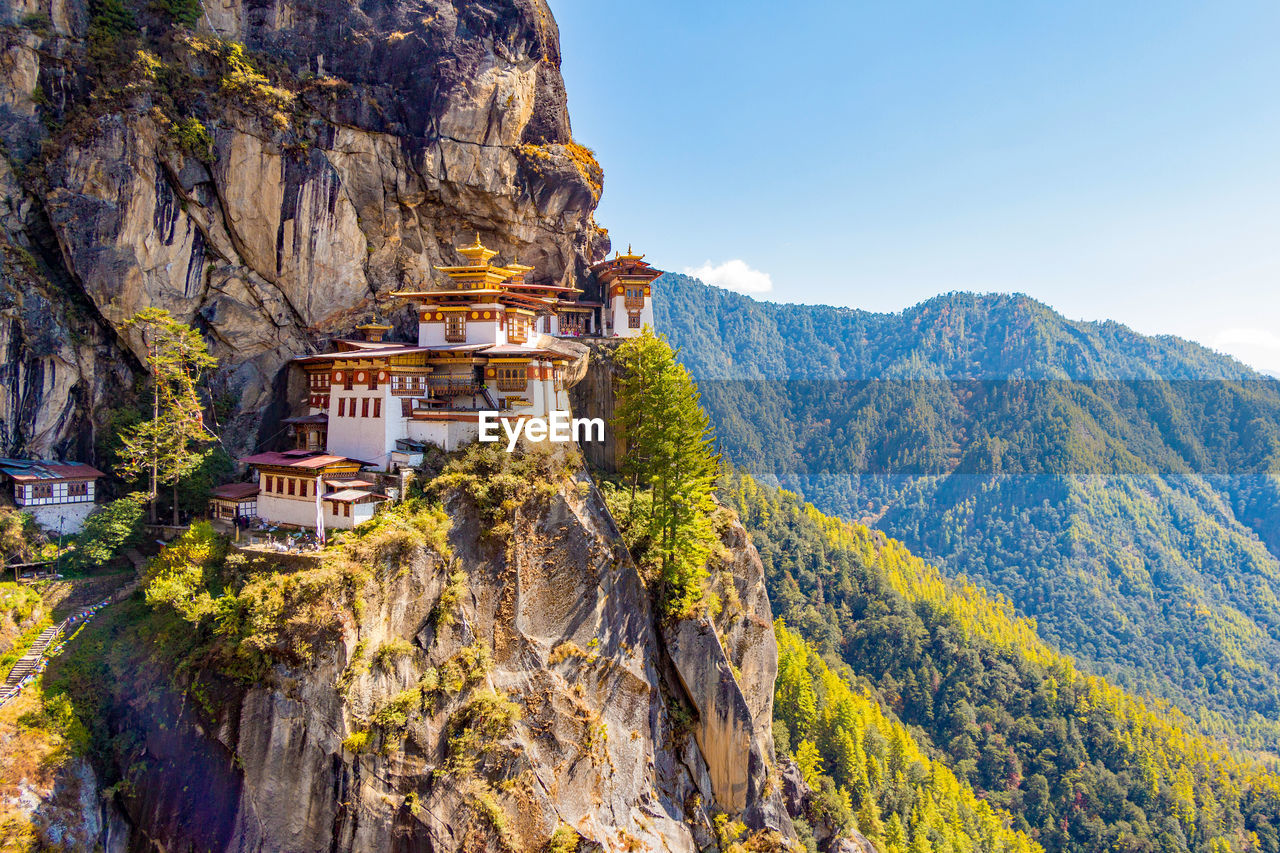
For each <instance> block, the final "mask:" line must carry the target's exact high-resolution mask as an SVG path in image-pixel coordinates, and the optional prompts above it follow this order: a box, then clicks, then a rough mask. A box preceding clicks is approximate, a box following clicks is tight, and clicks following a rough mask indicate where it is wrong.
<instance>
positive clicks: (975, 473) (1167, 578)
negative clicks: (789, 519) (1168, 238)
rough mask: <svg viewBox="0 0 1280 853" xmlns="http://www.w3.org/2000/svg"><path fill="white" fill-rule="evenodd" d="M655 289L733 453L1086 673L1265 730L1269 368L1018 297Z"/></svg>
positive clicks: (1272, 683)
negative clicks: (784, 295)
mask: <svg viewBox="0 0 1280 853" xmlns="http://www.w3.org/2000/svg"><path fill="white" fill-rule="evenodd" d="M655 292H656V293H657V298H656V303H657V304H656V311H655V314H656V320H657V323H658V326H659V328H660V329H662V331H663V332H664V333H666V334H667V335H668V337H669V338H670V340H671V342H672V343H673V344H674V345H675V346H677V347H679V348H680V350H681V359H682V360H683V362H684V363H685V365H686V366H687V367H689V369H690V370H691V372H692V373H693V374H694V376H695V377H696V378H697V379H698V380H699V383H700V387H701V389H702V393H703V404H704V405H705V406H706V408H707V410H708V411H709V413H710V414H711V416H712V420H713V423H714V424H715V426H716V429H717V432H718V435H719V439H720V442H721V448H722V451H723V452H724V454H725V456H726V457H727V458H728V459H729V460H730V461H732V462H734V463H735V464H737V465H740V466H742V467H744V468H746V469H747V470H748V471H750V472H751V473H752V474H754V475H755V476H757V477H759V478H761V479H763V480H765V481H767V482H772V483H777V484H780V485H783V486H785V487H787V488H790V489H793V490H796V491H798V492H800V493H801V494H803V495H804V496H805V497H806V498H807V499H808V500H811V501H813V502H814V503H815V504H816V505H817V506H818V507H819V508H820V509H822V510H824V511H826V512H830V513H834V514H838V515H841V516H844V517H846V518H848V519H850V520H854V521H862V522H865V523H869V524H872V525H873V526H876V527H878V528H880V529H882V530H884V531H885V532H887V533H889V534H890V535H891V536H894V537H896V538H899V539H902V540H903V541H904V542H906V543H907V544H908V546H909V547H911V548H912V549H913V550H914V551H916V552H918V553H921V554H923V555H926V556H927V557H928V558H930V559H933V560H936V561H938V562H939V563H940V564H941V565H943V566H944V568H946V569H947V570H948V571H950V572H951V573H953V574H965V575H968V576H969V577H971V578H973V579H975V580H976V581H978V582H980V583H981V584H983V585H984V586H986V587H987V588H989V589H991V590H992V591H998V592H1002V593H1004V594H1006V595H1008V596H1009V597H1010V599H1011V600H1012V601H1013V602H1014V604H1015V605H1016V606H1017V607H1018V608H1019V609H1020V610H1021V611H1022V612H1024V613H1026V614H1028V615H1030V616H1033V617H1034V618H1035V619H1036V620H1037V621H1038V623H1039V627H1040V631H1041V633H1042V634H1043V635H1044V636H1045V637H1046V638H1047V639H1048V640H1050V642H1052V643H1055V644H1057V645H1058V646H1059V647H1060V648H1062V649H1063V650H1064V651H1067V652H1070V653H1071V654H1073V655H1076V656H1077V657H1079V658H1080V659H1081V660H1083V661H1084V662H1086V663H1087V665H1089V666H1090V667H1091V668H1092V669H1094V670H1095V671H1097V672H1099V673H1101V674H1106V675H1108V676H1110V677H1113V678H1115V679H1116V680H1117V681H1119V682H1121V683H1123V684H1124V685H1125V686H1127V687H1129V688H1131V689H1134V690H1138V691H1149V692H1151V693H1153V694H1156V695H1160V696H1163V697H1167V698H1170V699H1173V700H1174V701H1176V702H1178V704H1180V705H1181V706H1182V707H1183V708H1184V710H1186V711H1187V712H1188V713H1189V714H1191V715H1192V716H1193V717H1195V716H1197V715H1200V714H1201V712H1202V709H1203V711H1204V713H1208V714H1210V715H1213V714H1221V715H1223V719H1225V720H1229V721H1230V722H1231V724H1232V725H1233V726H1236V727H1237V728H1238V729H1239V730H1240V731H1242V732H1245V733H1246V736H1247V737H1250V738H1253V739H1254V740H1255V742H1258V743H1266V744H1268V745H1273V744H1275V743H1276V742H1277V741H1278V740H1280V737H1278V735H1280V725H1277V722H1276V721H1277V720H1280V477H1277V473H1276V472H1280V382H1277V381H1275V380H1274V379H1271V378H1268V377H1265V376H1263V375H1262V374H1259V373H1257V372H1255V371H1253V370H1251V369H1250V368H1248V367H1246V366H1244V365H1242V364H1240V363H1239V362H1236V361H1235V360H1233V359H1231V358H1230V357H1227V356H1224V355H1221V354H1218V353H1215V352H1212V351H1211V350H1209V349H1207V348H1205V347H1202V346H1200V345H1198V344H1194V343H1191V342H1188V341H1184V340H1181V339H1178V338H1174V337H1156V338H1152V337H1146V336H1143V335H1140V334H1138V333H1136V332H1134V331H1132V330H1131V329H1128V328H1126V327H1125V326H1122V325H1120V324H1118V323H1113V322H1106V323H1082V322H1076V321H1070V320H1067V319H1066V318H1064V317H1062V316H1061V315H1059V314H1057V313H1055V312H1054V311H1053V310H1052V309H1050V308H1049V307H1048V306H1045V305H1043V304H1041V303H1039V302H1036V301H1034V300H1032V299H1030V298H1028V297H1025V296H1005V295H975V294H967V293H951V294H945V295H942V296H938V297H935V298H934V299H930V300H928V301H926V302H923V303H921V304H919V305H916V306H913V307H911V308H908V309H907V310H905V311H903V312H901V313H899V314H874V313H871V312H866V311H859V310H856V309H844V308H832V307H827V306H802V305H778V304H772V303H761V302H756V301H755V300H752V299H750V298H747V297H745V296H740V295H738V294H733V293H728V292H726V291H722V290H718V289H714V288H710V287H707V286H706V285H703V284H702V283H700V282H697V281H696V280H693V279H689V278H687V277H685V276H678V275H668V276H666V277H664V278H662V279H660V280H659V281H658V282H657V286H656V288H655Z"/></svg>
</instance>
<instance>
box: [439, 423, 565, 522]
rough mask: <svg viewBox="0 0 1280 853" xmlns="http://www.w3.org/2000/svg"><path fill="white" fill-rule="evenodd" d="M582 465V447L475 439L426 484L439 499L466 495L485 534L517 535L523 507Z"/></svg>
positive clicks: (562, 482)
mask: <svg viewBox="0 0 1280 853" xmlns="http://www.w3.org/2000/svg"><path fill="white" fill-rule="evenodd" d="M581 465H582V462H581V458H580V457H579V456H578V454H577V453H576V451H573V450H570V449H566V448H565V447H564V446H562V445H550V444H543V445H520V446H518V447H517V449H516V452H514V453H507V452H506V448H505V447H499V446H498V445H497V444H490V443H485V444H481V443H480V442H475V443H473V444H471V445H469V446H468V447H467V449H466V450H464V451H463V452H462V454H461V455H460V456H458V457H456V458H454V459H453V460H451V461H450V462H449V464H448V465H447V466H446V467H445V469H444V471H443V472H442V473H441V474H440V476H438V477H436V478H435V479H434V480H432V481H431V482H430V483H429V484H427V488H426V490H427V493H428V494H429V495H430V496H432V497H435V498H439V499H444V498H445V497H446V496H448V495H450V494H460V495H462V496H464V497H465V498H466V499H467V500H468V501H470V503H471V504H472V506H474V507H475V510H476V513H477V515H479V517H480V529H481V531H482V532H483V535H484V536H485V537H486V538H488V539H491V540H502V539H505V538H506V537H508V536H510V535H511V532H512V529H513V528H512V521H513V517H514V514H515V512H516V510H517V508H518V507H520V506H521V505H523V504H525V503H527V502H529V501H535V500H543V501H545V500H547V499H549V498H550V497H551V496H552V495H554V494H556V492H558V491H559V490H560V489H561V488H562V487H564V486H565V485H566V484H567V483H568V482H569V481H570V479H571V475H572V474H574V473H576V472H577V471H578V470H580V469H581Z"/></svg>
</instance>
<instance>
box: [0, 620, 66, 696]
mask: <svg viewBox="0 0 1280 853" xmlns="http://www.w3.org/2000/svg"><path fill="white" fill-rule="evenodd" d="M66 624H67V623H66V622H60V623H58V624H57V625H51V626H50V627H48V628H45V629H44V630H43V631H41V632H40V636H39V637H36V641H35V642H34V643H32V644H31V648H29V649H27V653H26V654H24V655H23V656H22V657H20V658H19V659H18V662H17V663H15V664H14V665H13V669H11V670H10V671H9V677H8V678H6V679H5V681H4V685H3V686H0V705H3V704H4V703H5V702H7V701H9V700H10V699H11V698H13V696H14V695H15V694H16V693H17V692H18V690H19V689H20V687H19V685H21V684H22V679H24V678H26V677H27V676H28V675H30V674H31V672H32V670H34V669H35V668H36V666H37V665H39V663H40V658H42V657H44V653H45V650H46V649H48V648H49V645H50V644H51V643H53V641H54V640H56V639H57V638H58V635H59V634H61V633H62V629H63V628H64V627H65V626H66Z"/></svg>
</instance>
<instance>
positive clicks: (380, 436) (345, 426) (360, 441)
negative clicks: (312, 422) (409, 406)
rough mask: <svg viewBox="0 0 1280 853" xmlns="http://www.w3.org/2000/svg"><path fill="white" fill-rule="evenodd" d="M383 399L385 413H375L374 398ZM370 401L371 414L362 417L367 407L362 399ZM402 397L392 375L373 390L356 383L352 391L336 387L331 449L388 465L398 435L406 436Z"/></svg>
mask: <svg viewBox="0 0 1280 853" xmlns="http://www.w3.org/2000/svg"><path fill="white" fill-rule="evenodd" d="M375 399H378V400H381V401H382V410H381V414H380V415H379V416H378V417H376V418H375V417H374V416H373V408H374V407H373V401H374V400H375ZM339 400H344V401H345V402H344V405H343V411H344V413H345V414H343V415H342V416H341V417H339V416H338V401H339ZM364 400H368V401H369V416H368V417H361V415H360V412H362V411H364V409H363V406H362V401H364ZM400 400H401V398H400V397H395V396H392V394H391V379H390V377H388V378H387V381H386V382H380V383H378V388H377V389H376V390H373V391H370V390H369V388H368V386H362V385H360V384H356V385H355V386H354V387H353V388H352V389H351V390H350V391H344V390H341V388H340V387H335V388H334V390H333V392H332V393H331V394H330V395H329V432H328V438H327V447H326V449H327V450H328V452H330V453H333V454H335V455H338V456H347V457H349V458H351V459H359V460H362V461H364V462H369V463H371V464H373V465H375V466H377V467H378V468H382V469H385V468H386V466H387V464H388V462H389V460H390V458H391V451H393V450H395V447H396V439H398V438H404V437H405V435H404V422H405V418H404V415H403V414H401V412H402V408H403V407H402V406H401V404H400ZM352 401H355V402H354V405H355V407H356V409H355V411H356V415H355V417H352V416H351V406H352Z"/></svg>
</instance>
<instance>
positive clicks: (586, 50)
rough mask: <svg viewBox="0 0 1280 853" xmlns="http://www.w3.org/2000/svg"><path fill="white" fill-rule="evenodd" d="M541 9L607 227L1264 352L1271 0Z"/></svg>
mask: <svg viewBox="0 0 1280 853" xmlns="http://www.w3.org/2000/svg"><path fill="white" fill-rule="evenodd" d="M551 7H552V10H553V12H554V13H555V15H556V20H557V21H558V23H559V25H560V32H561V49H562V52H563V56H564V61H563V70H564V75H565V80H566V84H567V87H568V92H569V111H570V114H571V116H572V119H573V125H574V133H575V136H576V137H577V138H578V140H579V141H580V142H582V143H583V144H585V145H587V146H589V147H591V148H593V149H595V151H596V153H597V155H598V157H599V159H600V162H601V164H602V165H603V166H604V169H605V194H604V198H603V199H602V201H601V205H600V209H599V212H598V219H599V221H600V222H601V224H603V225H605V226H606V227H608V228H609V229H610V232H611V234H612V236H613V239H614V243H615V245H616V246H618V247H619V248H625V246H626V244H627V243H628V242H630V243H633V244H634V245H635V248H636V249H638V250H642V251H645V252H647V253H648V254H649V258H650V260H652V261H653V262H654V263H655V265H657V266H659V267H662V268H664V269H673V270H677V271H687V270H701V271H702V272H703V273H704V277H707V278H711V279H715V280H718V281H720V282H721V283H724V284H728V285H731V286H735V287H737V288H739V289H754V292H753V293H752V295H754V296H757V297H758V298H765V299H773V300H778V301H787V302H825V303H831V304H839V305H851V306H857V307H861V308H866V309H869V310H877V311H897V310H901V309H902V308H904V307H906V306H908V305H911V304H914V303H916V302H919V301H920V300H923V299H927V298H929V297H930V296H933V295H935V294H937V293H940V292H945V291H949V290H978V291H1021V292H1025V293H1028V294H1030V295H1032V296H1034V297H1036V298H1038V299H1041V300H1043V301H1045V302H1047V303H1049V304H1050V305H1052V306H1053V307H1055V308H1057V309H1058V310H1060V311H1062V312H1063V313H1064V314H1066V315H1067V316H1069V317H1072V318H1076V319H1089V320H1095V319H1115V320H1119V321H1121V322H1123V323H1126V324H1128V325H1131V326H1133V327H1134V328H1136V329H1138V330H1139V331H1142V332H1146V333H1150V334H1155V333H1172V334H1178V335H1182V336H1185V337H1189V338H1192V339H1194V340H1198V341H1201V342H1202V343H1206V344H1209V345H1211V346H1214V347H1215V348H1217V349H1220V350H1223V351H1226V352H1230V353H1232V354H1234V355H1236V356H1238V357H1240V358H1242V359H1243V360H1245V361H1247V362H1249V363H1251V364H1253V365H1255V366H1257V367H1261V368H1263V369H1267V370H1270V371H1273V372H1277V373H1280V50H1277V49H1276V45H1277V44H1280V3H1276V2H1274V0H1272V2H1267V3H1263V2H1233V0H1218V2H1203V3H1188V2H1180V0H1167V2H1161V3H1136V2H1135V3H1127V2H1116V1H1115V0H1111V2H1106V3H1102V2H1070V3H1048V2H1005V3H995V2H990V3H977V2H941V0H939V2H932V3H921V2H912V0H894V2H880V3H862V2H849V3H826V2H814V0H792V2H787V3H778V2H770V3H764V2H756V0H742V2H736V3H725V2H719V0H708V2H701V3H690V2H682V3H677V2H668V0H651V2H646V3H621V2H616V0H551ZM766 287H767V288H768V289H767V290H761V288H766Z"/></svg>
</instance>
